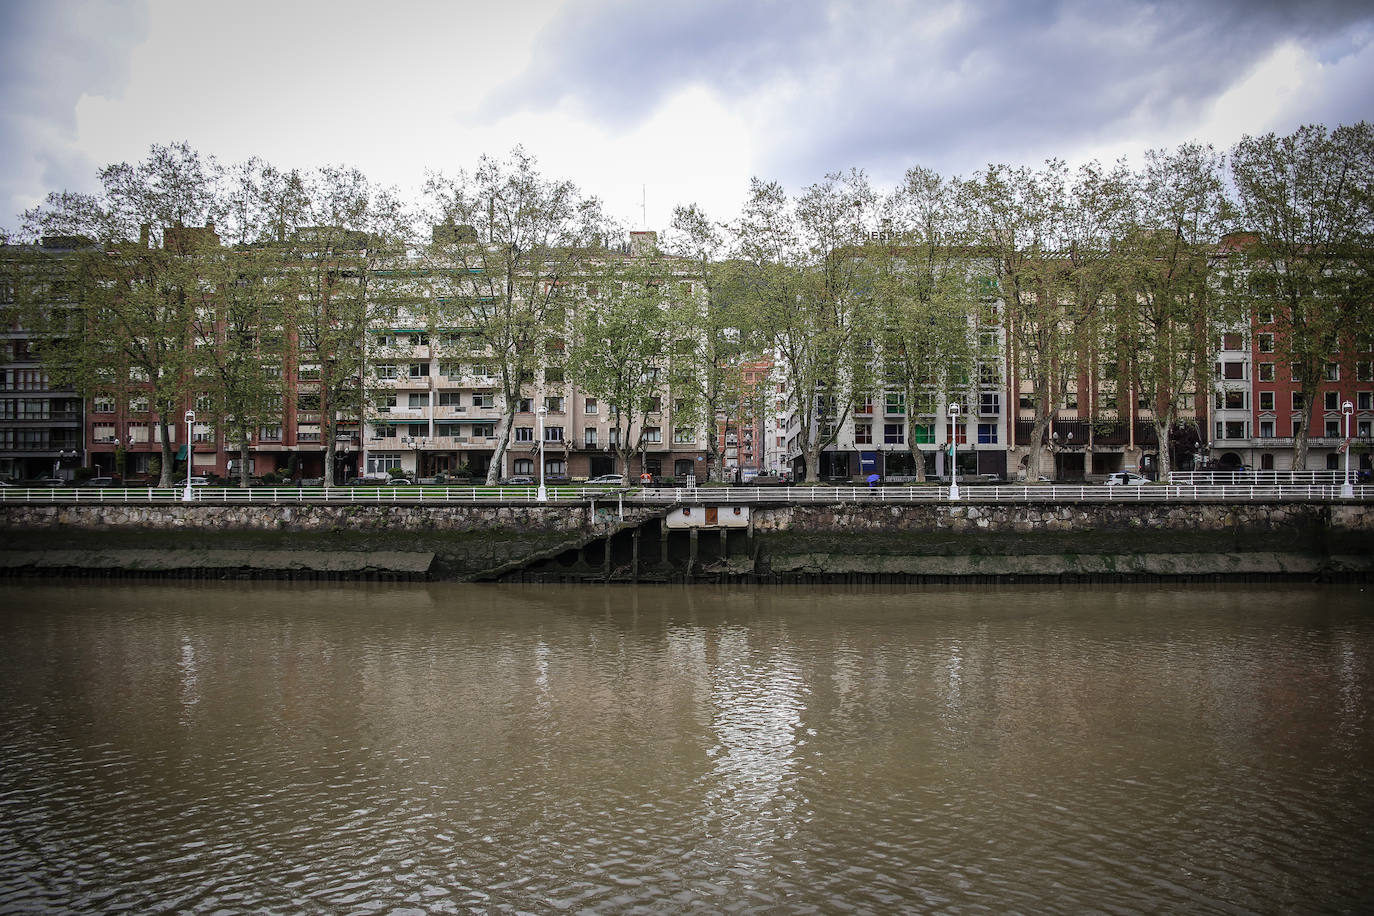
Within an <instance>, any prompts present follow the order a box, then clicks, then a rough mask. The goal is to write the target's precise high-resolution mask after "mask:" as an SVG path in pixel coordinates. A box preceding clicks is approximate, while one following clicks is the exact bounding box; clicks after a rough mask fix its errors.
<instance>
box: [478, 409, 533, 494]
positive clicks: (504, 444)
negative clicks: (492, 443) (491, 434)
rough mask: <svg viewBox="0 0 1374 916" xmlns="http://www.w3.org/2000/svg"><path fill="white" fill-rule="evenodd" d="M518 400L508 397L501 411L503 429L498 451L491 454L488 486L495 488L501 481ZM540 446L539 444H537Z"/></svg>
mask: <svg viewBox="0 0 1374 916" xmlns="http://www.w3.org/2000/svg"><path fill="white" fill-rule="evenodd" d="M517 402H518V399H517V398H511V397H506V403H505V404H503V405H502V409H501V428H500V429H499V430H498V431H497V434H496V450H495V451H494V452H492V454H491V465H490V466H489V467H488V468H487V486H489V487H491V486H495V485H496V484H497V482H498V481H500V479H501V468H502V466H503V465H504V464H505V462H506V452H507V451H508V450H509V449H510V437H511V430H512V429H514V428H515V407H516V404H517ZM535 445H536V446H538V445H539V443H538V442H536V443H535Z"/></svg>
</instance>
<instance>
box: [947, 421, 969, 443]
mask: <svg viewBox="0 0 1374 916" xmlns="http://www.w3.org/2000/svg"><path fill="white" fill-rule="evenodd" d="M945 441H946V442H954V443H956V444H958V445H963V444H964V443H966V442H968V427H967V426H964V425H963V424H962V423H961V424H959V425H958V426H950V425H949V424H948V423H946V424H945Z"/></svg>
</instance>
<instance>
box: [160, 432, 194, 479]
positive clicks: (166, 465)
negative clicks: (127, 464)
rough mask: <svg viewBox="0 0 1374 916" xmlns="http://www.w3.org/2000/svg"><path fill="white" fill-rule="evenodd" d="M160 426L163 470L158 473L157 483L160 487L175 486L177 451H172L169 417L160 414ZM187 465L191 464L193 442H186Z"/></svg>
mask: <svg viewBox="0 0 1374 916" xmlns="http://www.w3.org/2000/svg"><path fill="white" fill-rule="evenodd" d="M157 425H158V428H159V429H160V430H161V431H162V471H161V472H160V473H159V474H158V478H157V485H158V486H159V487H170V486H174V484H173V482H172V472H173V471H174V470H175V465H176V457H175V455H176V453H175V452H173V451H172V443H171V440H170V439H169V438H168V434H169V433H170V432H171V426H170V425H169V424H168V423H167V418H166V417H164V416H161V415H159V416H158V421H157ZM186 466H187V467H190V466H191V443H189V442H187V443H186Z"/></svg>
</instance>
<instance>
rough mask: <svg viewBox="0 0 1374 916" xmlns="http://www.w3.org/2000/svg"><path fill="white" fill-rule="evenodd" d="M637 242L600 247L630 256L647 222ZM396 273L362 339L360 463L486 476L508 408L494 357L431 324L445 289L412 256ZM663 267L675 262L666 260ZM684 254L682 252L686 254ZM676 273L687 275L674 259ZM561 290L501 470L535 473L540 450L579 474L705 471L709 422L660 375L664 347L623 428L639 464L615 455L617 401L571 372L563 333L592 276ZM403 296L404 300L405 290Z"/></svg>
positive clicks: (369, 469)
mask: <svg viewBox="0 0 1374 916" xmlns="http://www.w3.org/2000/svg"><path fill="white" fill-rule="evenodd" d="M633 235H634V236H636V238H634V239H633V240H632V247H630V248H627V249H626V250H624V251H611V252H608V253H607V255H606V256H607V257H636V256H638V255H639V254H640V253H641V252H642V251H643V250H644V248H645V246H652V245H654V244H655V234H654V233H652V232H640V233H634V234H633ZM414 260H415V264H414V265H413V266H412V267H411V268H410V269H408V270H406V271H399V272H397V275H396V281H395V282H396V285H397V286H398V287H404V288H405V289H406V292H405V294H404V295H401V296H399V297H397V298H399V299H400V300H402V304H401V305H400V306H399V307H398V308H396V309H394V310H393V311H392V312H391V314H390V315H389V316H387V318H386V319H385V320H379V321H378V322H376V323H374V326H373V328H372V329H371V330H370V331H369V332H368V335H367V341H366V344H365V345H366V348H367V359H366V363H367V366H368V369H367V370H366V371H367V373H368V378H367V379H366V386H367V390H368V392H369V398H368V402H367V411H366V413H367V415H366V418H365V422H364V438H363V440H362V464H361V466H362V469H363V471H364V472H365V473H366V474H368V475H384V474H391V473H393V472H395V471H399V472H401V473H404V474H406V475H410V476H416V477H426V478H428V477H436V476H439V475H445V476H458V477H469V478H473V479H477V478H482V477H485V476H486V475H487V473H488V471H489V469H490V467H491V464H492V462H493V461H496V460H498V457H497V452H498V445H499V437H500V434H501V432H502V430H501V424H502V422H503V418H504V417H505V416H506V415H507V413H508V410H507V408H508V407H509V406H511V405H507V404H506V402H505V394H504V385H503V384H502V378H501V366H500V364H499V363H498V362H497V360H496V357H495V356H493V355H492V354H490V352H488V351H484V350H483V349H482V348H481V347H480V346H479V345H478V344H476V343H475V342H474V339H473V337H472V335H471V334H470V333H468V330H467V329H465V328H463V327H461V326H452V327H443V326H434V325H435V319H434V318H433V317H427V316H435V315H442V314H443V312H442V310H440V309H434V308H431V307H430V306H431V305H432V304H433V301H432V300H434V299H435V298H436V297H440V296H443V295H452V294H453V290H452V289H445V290H438V289H436V288H435V287H434V286H433V285H432V284H429V283H427V282H426V280H425V277H426V276H427V274H426V272H425V271H424V270H423V269H421V267H420V266H419V263H418V260H419V259H418V256H417V257H416V258H415V259H414ZM667 263H668V264H669V266H670V270H673V269H675V268H674V267H673V262H671V261H670V260H669V261H667ZM684 263H685V262H684ZM677 272H678V273H680V274H681V275H680V276H676V277H674V278H672V279H673V281H674V282H679V283H685V284H687V285H688V288H689V289H690V277H688V276H687V275H686V274H685V273H682V272H681V271H677ZM557 282H558V283H559V285H560V288H561V289H562V291H563V295H564V297H566V301H565V302H563V303H562V305H563V306H564V307H563V308H561V309H557V310H555V313H556V314H558V315H560V316H561V324H560V323H557V321H554V322H551V323H550V325H549V326H548V327H545V328H543V329H541V330H542V333H541V335H540V336H541V339H540V341H539V343H538V344H537V347H538V348H539V349H538V352H537V353H535V354H533V359H532V361H531V364H532V365H534V366H536V368H535V369H534V371H533V372H532V373H531V375H530V376H529V377H528V378H527V379H526V381H525V384H523V385H522V386H521V389H520V393H519V397H518V400H517V402H516V403H515V404H514V405H513V408H514V409H513V417H512V420H511V429H510V437H509V440H508V442H507V446H506V449H505V451H504V453H502V454H501V455H500V458H499V460H500V462H501V467H500V468H499V470H498V472H497V476H498V477H500V478H507V477H513V476H538V474H539V471H540V466H539V464H538V462H539V460H540V456H541V455H542V456H543V461H544V464H543V472H544V476H545V478H546V479H552V480H559V479H574V480H576V479H586V478H588V477H595V476H599V475H602V474H610V473H622V474H626V475H628V476H637V475H639V474H640V473H645V472H647V473H650V474H653V475H655V476H674V477H686V476H688V475H693V474H694V475H697V476H704V475H705V473H706V470H705V465H704V458H705V454H706V439H705V429H704V424H703V423H701V422H700V421H699V420H695V419H689V416H690V411H688V410H686V409H685V408H683V407H680V406H679V405H678V404H677V403H676V399H675V398H674V397H673V395H672V391H671V387H670V386H669V385H668V384H667V369H668V366H669V361H670V359H671V354H664V357H663V360H662V362H661V365H657V366H655V367H653V368H651V369H649V370H648V371H649V372H651V373H654V374H655V375H656V376H657V375H658V374H659V373H662V377H663V384H662V385H660V386H655V390H656V391H658V392H659V393H658V394H656V395H654V396H652V397H651V398H649V403H648V404H646V405H644V409H643V419H642V420H641V421H638V422H636V423H635V424H634V425H632V426H631V427H630V430H629V435H630V436H631V437H633V438H634V439H635V440H641V439H642V454H640V455H639V456H638V459H637V462H635V464H636V466H632V467H621V466H620V457H619V455H618V451H617V449H618V446H619V444H620V443H619V439H618V437H619V436H620V434H621V430H622V425H621V424H619V423H617V422H616V420H617V415H616V413H615V406H614V405H611V404H607V403H603V402H602V400H601V399H600V398H597V397H595V396H592V395H590V394H589V393H587V392H586V391H583V390H581V389H580V388H579V387H578V386H577V385H575V384H574V383H573V382H572V380H571V379H570V377H569V375H568V372H567V365H566V363H567V346H568V344H567V342H568V341H569V340H570V339H571V338H572V336H573V335H574V334H575V328H574V325H573V319H574V316H575V315H576V314H577V312H578V310H595V309H596V307H597V298H596V297H597V291H596V289H595V283H594V282H591V281H589V280H588V279H587V278H584V277H565V278H562V279H560V280H558V281H557ZM406 300H408V301H406Z"/></svg>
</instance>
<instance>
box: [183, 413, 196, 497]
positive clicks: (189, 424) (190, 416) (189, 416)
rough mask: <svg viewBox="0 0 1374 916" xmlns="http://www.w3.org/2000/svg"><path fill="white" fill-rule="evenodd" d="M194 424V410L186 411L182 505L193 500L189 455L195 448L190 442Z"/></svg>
mask: <svg viewBox="0 0 1374 916" xmlns="http://www.w3.org/2000/svg"><path fill="white" fill-rule="evenodd" d="M195 422H196V412H195V411H194V410H188V411H186V490H185V491H184V492H183V493H182V494H181V501H182V502H184V503H189V502H190V501H191V500H193V499H195V496H194V495H193V494H192V493H191V464H192V461H191V453H192V451H193V450H194V447H195V443H193V442H192V441H191V433H192V431H193V428H194V425H195Z"/></svg>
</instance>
